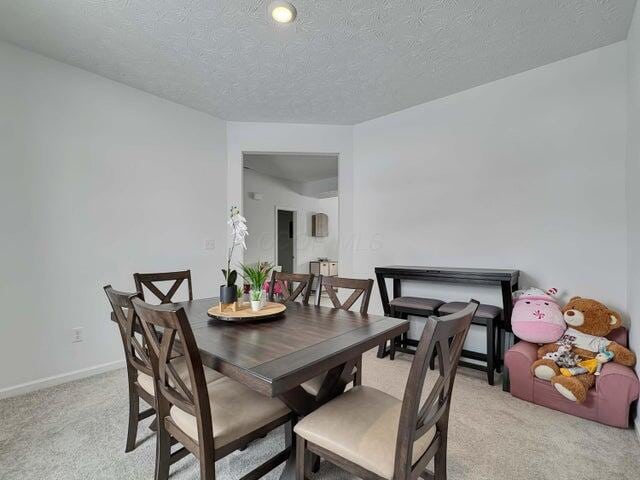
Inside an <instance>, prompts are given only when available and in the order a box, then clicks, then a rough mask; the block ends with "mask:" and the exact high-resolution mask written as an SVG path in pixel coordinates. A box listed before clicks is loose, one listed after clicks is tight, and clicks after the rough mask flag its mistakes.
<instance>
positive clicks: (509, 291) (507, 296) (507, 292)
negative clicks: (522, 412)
mask: <svg viewBox="0 0 640 480" xmlns="http://www.w3.org/2000/svg"><path fill="white" fill-rule="evenodd" d="M500 287H501V290H502V310H503V313H504V328H505V332H504V339H503V341H502V342H501V343H502V345H500V351H501V357H502V358H501V359H500V362H504V354H505V353H506V351H507V350H508V349H509V348H510V347H511V346H512V345H513V344H514V339H515V338H514V336H513V333H512V332H511V313H512V312H513V292H515V291H516V290H517V289H518V282H516V283H515V284H514V285H511V282H502V283H501V284H500ZM502 391H504V392H508V391H509V369H508V368H507V367H505V366H504V365H503V367H502Z"/></svg>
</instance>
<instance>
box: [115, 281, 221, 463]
mask: <svg viewBox="0 0 640 480" xmlns="http://www.w3.org/2000/svg"><path fill="white" fill-rule="evenodd" d="M104 291H105V293H106V294H107V298H108V299H109V303H110V304H111V309H112V313H111V316H112V318H113V319H114V320H115V322H116V324H117V325H118V330H119V332H120V336H121V338H122V345H123V347H124V354H125V363H126V366H127V381H128V385H129V427H128V430H127V444H126V447H125V452H130V451H132V450H133V449H134V448H135V447H136V437H137V434H138V424H139V423H140V421H141V420H144V419H145V418H148V417H150V416H152V415H153V414H155V412H156V401H155V386H154V382H153V368H152V366H151V358H150V356H149V348H148V344H147V339H146V336H145V335H143V334H142V324H141V323H140V319H139V318H138V315H137V314H136V312H135V310H134V308H133V304H132V303H131V301H132V300H133V299H134V298H140V293H139V292H134V293H129V292H120V291H118V290H115V289H114V288H113V287H112V286H111V285H107V286H106V287H104ZM156 334H157V333H156ZM171 355H172V357H173V358H174V359H175V360H174V361H175V365H176V368H177V372H178V374H179V375H180V377H181V378H182V379H183V380H188V371H187V366H186V364H185V361H184V357H183V356H182V355H181V354H180V353H179V352H177V351H172V352H171ZM204 371H205V379H206V381H207V383H208V382H212V381H214V380H217V379H219V378H222V376H223V375H222V374H220V373H218V372H216V371H215V370H213V369H211V368H207V367H205V369H204ZM141 398H142V400H144V401H145V402H146V403H147V404H148V405H150V407H151V408H149V409H146V410H143V411H142V412H140V399H141ZM152 428H153V429H155V428H156V427H155V423H154V424H152Z"/></svg>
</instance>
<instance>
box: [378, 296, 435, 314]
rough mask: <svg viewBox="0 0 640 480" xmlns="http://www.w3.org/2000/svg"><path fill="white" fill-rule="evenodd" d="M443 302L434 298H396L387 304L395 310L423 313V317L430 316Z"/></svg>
mask: <svg viewBox="0 0 640 480" xmlns="http://www.w3.org/2000/svg"><path fill="white" fill-rule="evenodd" d="M443 303H444V302H443V301H442V300H437V299H435V298H420V297H398V298H394V299H393V300H391V301H390V302H389V305H390V306H392V307H393V308H394V309H396V310H411V311H424V314H425V315H432V314H433V313H434V312H435V311H436V310H437V309H438V307H439V306H440V305H442V304H443Z"/></svg>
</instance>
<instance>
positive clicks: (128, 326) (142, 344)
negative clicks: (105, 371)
mask: <svg viewBox="0 0 640 480" xmlns="http://www.w3.org/2000/svg"><path fill="white" fill-rule="evenodd" d="M104 291H105V293H106V294H107V298H108V299H109V303H110V304H111V309H112V310H113V312H112V314H111V315H112V317H113V318H114V319H115V320H116V323H117V324H118V330H119V331H120V336H121V338H122V346H123V347H124V354H125V359H126V362H127V370H128V371H129V374H130V378H129V379H130V381H132V382H133V381H135V380H136V376H135V375H134V376H132V374H133V373H134V372H132V371H131V369H134V370H137V371H140V372H142V373H145V374H147V375H149V376H150V377H152V376H153V369H152V366H151V359H150V357H149V351H148V347H147V341H146V338H145V337H144V336H143V335H142V334H140V331H139V329H140V328H141V327H142V326H141V324H140V319H139V318H138V315H137V314H136V312H135V310H134V308H133V304H132V303H131V301H132V300H133V299H134V298H139V297H140V294H139V293H135V292H134V293H128V292H119V291H118V290H115V289H114V288H113V287H112V286H111V285H107V286H106V287H104ZM138 337H139V338H140V339H138Z"/></svg>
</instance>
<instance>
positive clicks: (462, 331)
mask: <svg viewBox="0 0 640 480" xmlns="http://www.w3.org/2000/svg"><path fill="white" fill-rule="evenodd" d="M477 308H478V303H477V302H476V301H474V300H472V301H471V302H470V303H469V304H468V305H467V307H465V308H464V309H463V310H462V311H460V312H457V313H454V314H451V315H448V316H445V317H440V318H437V317H429V318H428V319H427V322H426V325H425V328H424V331H423V332H422V336H421V338H420V342H419V344H418V347H417V350H416V354H415V358H414V359H413V363H412V365H411V369H410V371H409V377H408V379H407V384H406V389H405V393H404V397H403V399H402V400H398V399H396V398H395V397H392V396H390V395H388V394H386V393H384V392H382V391H380V390H376V389H375V388H371V387H366V386H358V387H355V388H353V389H351V390H349V391H348V392H346V393H345V394H343V395H341V396H339V397H337V398H335V399H334V400H332V401H330V402H329V403H327V404H325V405H324V406H322V407H320V408H319V409H318V410H316V411H314V412H312V413H311V414H309V415H307V416H306V417H305V418H303V419H302V420H301V421H300V422H299V423H298V424H297V425H296V428H295V432H296V434H297V449H296V479H297V480H303V479H304V478H306V473H307V470H308V466H305V464H307V463H308V462H307V461H306V457H307V455H306V452H312V453H314V454H316V455H319V456H322V457H323V458H325V459H326V460H328V461H330V462H331V463H333V464H335V465H337V466H339V467H341V468H342V469H344V470H347V471H349V472H351V473H352V474H354V475H356V476H358V477H360V478H363V479H365V480H382V479H386V480H391V479H393V480H415V479H417V478H418V477H422V478H424V479H436V480H445V479H446V478H447V441H448V425H449V408H450V405H451V393H452V390H453V384H454V380H455V376H456V371H457V367H458V362H459V360H460V354H461V352H462V346H463V344H464V341H465V338H466V336H467V333H468V331H469V327H470V325H471V319H472V318H473V315H474V314H475V311H476V309H477ZM433 352H435V353H436V355H437V357H438V370H437V372H438V377H437V378H436V380H435V383H434V384H433V387H432V388H431V390H430V392H429V394H428V395H427V396H426V399H425V401H424V402H422V403H421V394H422V390H423V387H424V385H425V378H426V375H427V372H428V371H429V359H430V358H431V354H432V353H433ZM432 459H433V460H434V471H433V472H430V471H427V469H426V468H427V465H428V464H429V462H430V461H431V460H432Z"/></svg>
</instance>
